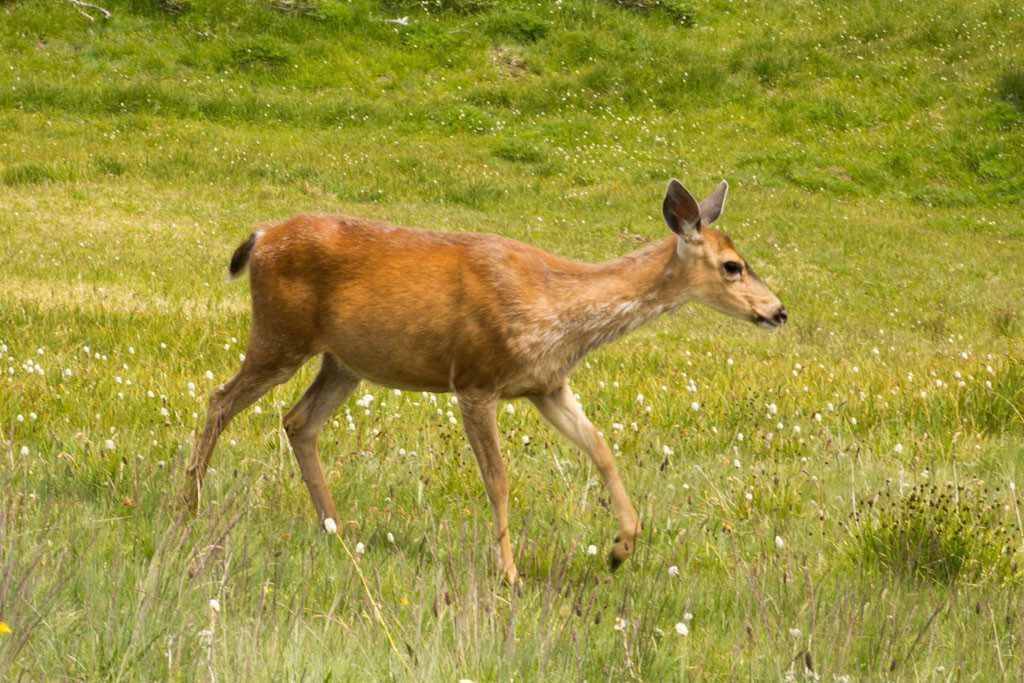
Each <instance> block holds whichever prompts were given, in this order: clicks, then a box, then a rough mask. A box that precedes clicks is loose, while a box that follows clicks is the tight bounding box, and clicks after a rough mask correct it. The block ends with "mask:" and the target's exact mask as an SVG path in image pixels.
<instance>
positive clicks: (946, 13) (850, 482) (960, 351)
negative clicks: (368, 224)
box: [0, 0, 1024, 681]
mask: <svg viewBox="0 0 1024 683" xmlns="http://www.w3.org/2000/svg"><path fill="white" fill-rule="evenodd" d="M100 4H104V6H105V7H108V8H109V9H110V11H111V13H112V18H111V19H110V20H109V21H99V20H97V22H95V23H90V22H88V20H86V19H85V18H84V17H82V16H81V15H80V14H77V13H76V12H75V11H74V9H73V7H71V6H70V5H69V4H67V3H37V2H15V3H7V4H6V5H5V6H3V8H2V9H0V11H2V12H3V13H4V14H3V17H4V20H3V21H2V22H0V49H2V50H3V52H4V54H5V55H8V57H9V59H8V62H6V63H5V68H4V69H2V70H0V131H2V133H0V189H2V192H0V205H2V207H3V211H0V292H2V294H0V490H2V491H3V494H4V495H0V621H2V622H4V623H6V624H8V625H9V627H10V629H11V633H8V634H0V667H2V668H0V677H6V678H11V679H17V678H18V677H19V676H20V677H25V678H27V679H52V678H59V677H68V678H78V679H136V678H146V679H150V678H175V679H198V678H217V679H222V680H223V679H232V680H234V679H273V680H278V679H283V678H294V679H326V678H328V677H330V678H334V679H338V678H341V679H343V680H348V679H359V680H362V679H370V680H381V679H402V680H405V679H410V678H417V679H423V680H449V681H450V680H452V679H461V678H469V679H472V680H477V681H482V680H505V679H511V678H516V679H543V680H564V679H585V680H596V679H614V680H620V679H647V680H667V679H677V678H679V679H703V678H728V679H732V678H750V679H757V680H761V679H785V678H787V677H792V678H801V677H803V678H806V679H808V680H809V679H811V678H814V677H820V678H821V679H823V680H847V679H854V680H856V679H878V678H887V677H888V678H914V679H924V680H932V679H936V680H937V679H943V680H945V679H947V678H950V677H957V678H974V679H979V680H995V679H998V678H1017V677H1020V675H1021V672H1022V671H1024V668H1022V667H1024V644H1022V642H1021V636H1020V633H1021V630H1020V621H1019V619H1020V617H1019V607H1020V603H1021V598H1022V596H1024V593H1022V586H1021V582H1020V575H1019V568H1017V567H1016V565H1015V563H1016V562H1017V558H1018V557H1019V553H1020V550H1021V547H1022V546H1021V544H1022V543H1024V541H1022V539H1024V535H1022V531H1021V529H1022V527H1021V521H1020V518H1019V516H1018V514H1017V500H1016V488H1015V486H1014V488H1012V489H1011V488H1010V484H1011V483H1014V484H1015V483H1016V482H1019V481H1021V479H1022V472H1024V459H1022V457H1024V419H1022V413H1024V375H1022V371H1021V368H1022V367H1024V365H1022V361H1024V346H1022V336H1021V335H1022V330H1021V325H1020V320H1021V315H1022V312H1021V307H1020V303H1019V299H1020V297H1019V293H1020V290H1021V284H1022V282H1024V271H1022V266H1021V264H1020V258H1019V253H1018V252H1019V246H1020V239H1021V236H1022V235H1024V223H1022V221H1021V212H1020V196H1021V190H1022V189H1024V175H1022V170H1021V166H1020V164H1019V163H1018V160H1019V158H1020V157H1021V153H1022V152H1024V150H1022V144H1024V132H1022V131H1024V128H1021V126H1020V125H1019V121H1018V119H1019V116H1017V115H1016V113H1015V112H1017V111H1018V106H1017V105H1018V101H1017V100H1018V99H1019V98H1017V97H1016V95H1015V92H1016V90H1015V88H1016V89H1019V88H1017V86H1016V85H1015V83H1016V81H1015V75H1014V74H1015V71H1014V70H1015V68H1016V67H1015V66H1014V65H1016V64H1019V63H1020V60H1021V58H1022V56H1024V55H1022V53H1021V45H1024V41H1022V38H1024V36H1022V35H1021V26H1022V25H1024V24H1022V22H1021V18H1022V17H1021V9H1020V8H1018V7H1017V6H1016V5H1013V4H1009V3H1005V2H999V1H995V0H992V1H989V0H985V1H983V2H977V3H969V4H964V3H953V2H948V1H946V0H930V1H929V2H925V3H919V4H917V5H914V6H912V7H911V6H909V5H907V4H903V5H899V6H895V5H892V4H891V3H888V2H882V1H880V0H863V1H858V2H855V3H852V4H845V5H837V4H822V3H817V4H814V3H812V4H799V5H794V4H787V3H767V2H752V3H740V4H737V3H711V4H708V5H702V6H693V7H690V6H689V5H682V4H678V3H669V2H655V1H654V0H651V1H650V2H648V1H647V0H644V1H643V2H640V3H620V2H598V3H583V2H573V1H570V2H561V3H537V2H515V3H496V2H490V1H488V0H481V1H478V0H444V1H440V0H438V1H435V0H429V1H425V2H406V1H404V0H389V1H387V2H370V1H368V0H366V1H364V0H358V1H356V2H352V3H348V2H345V3H342V2H334V1H332V0H319V1H317V2H307V3H281V2H277V3H261V2H256V3H243V4H239V3H230V2H226V1H222V0H215V1H211V2H202V3H197V2H194V3H186V4H183V5H182V6H180V7H177V6H176V7H175V9H174V11H173V12H168V11H167V6H166V3H164V4H162V5H157V4H149V3H141V4H140V3H130V2H123V1H121V0H114V1H112V2H109V3H100ZM403 16H408V21H409V23H408V25H407V26H403V25H400V24H395V23H388V22H386V21H385V20H386V19H399V18H401V17H403ZM673 176H678V177H680V178H682V179H683V180H684V182H685V183H686V184H687V186H689V187H690V188H691V189H693V190H694V191H695V192H698V193H700V192H702V191H707V190H708V189H710V188H711V187H713V186H714V184H715V183H716V182H717V181H718V180H719V179H720V178H722V177H725V178H727V179H728V180H729V181H730V183H731V185H732V189H731V190H730V195H729V201H728V205H727V207H726V210H725V213H724V214H723V218H722V221H721V224H722V226H723V229H724V230H725V231H726V232H727V233H728V234H730V235H731V236H732V237H733V238H734V240H735V242H736V244H737V245H738V247H739V249H740V251H741V253H743V255H744V256H745V257H746V258H747V259H748V260H749V261H750V262H751V263H752V264H753V266H754V267H755V268H756V269H757V271H758V272H759V273H760V274H761V275H762V277H763V278H764V279H765V280H766V282H767V283H768V284H769V285H770V286H771V287H772V288H774V289H775V290H777V291H778V292H779V294H780V296H781V297H782V299H783V301H784V302H785V303H786V305H787V308H788V309H789V310H790V312H791V316H792V317H791V322H790V324H789V325H788V326H787V329H785V330H782V331H780V333H779V334H775V335H767V334H760V333H757V334H755V331H754V330H752V329H751V328H749V327H747V326H746V325H745V324H744V323H741V322H739V321H730V320H726V319H724V318H722V317H721V316H719V315H718V314H714V313H712V312H710V311H707V310H705V309H702V308H700V307H698V306H696V305H695V306H691V307H686V308H684V309H682V310H681V311H679V312H678V313H676V314H674V315H672V316H669V317H666V318H664V319H662V320H659V321H657V322H656V323H654V324H652V325H651V326H650V327H648V328H645V329H644V330H642V331H640V332H638V333H636V334H635V335H634V336H631V337H629V338H627V339H624V340H622V341H621V342H619V343H617V344H616V345H613V346H611V347H609V348H606V349H602V350H600V351H599V352H597V353H595V354H593V355H592V356H591V357H589V358H588V359H587V360H586V362H585V363H583V364H581V366H580V367H579V368H578V369H577V371H576V372H575V373H574V374H573V377H572V381H573V386H574V390H575V391H577V392H578V393H579V394H580V395H581V400H582V402H583V404H584V406H585V407H586V409H587V411H588V413H589V414H590V416H591V418H592V420H593V421H594V422H595V424H597V425H598V426H599V428H600V429H601V430H602V431H603V432H604V434H605V436H606V438H607V439H608V441H609V443H610V444H611V445H612V447H613V448H614V449H615V453H616V457H617V460H618V463H619V467H620V469H621V471H622V474H623V478H624V480H625V482H626V485H627V489H628V490H629V491H630V493H631V495H632V496H633V498H634V501H635V503H636V507H637V510H638V513H639V514H640V516H641V518H642V519H643V520H644V523H645V527H644V533H643V535H642V537H641V539H640V543H639V546H638V550H637V556H636V557H635V558H634V559H633V561H631V562H630V563H629V564H627V565H626V566H624V567H623V568H622V569H621V570H620V572H619V573H618V574H616V575H614V576H612V575H610V574H608V572H607V569H606V567H605V566H604V564H603V557H604V556H605V554H606V550H607V549H608V546H609V544H610V543H611V537H612V535H613V533H614V525H613V524H612V520H611V518H610V515H609V510H608V507H609V503H608V499H607V494H606V493H605V492H604V491H603V490H602V488H601V486H600V480H599V478H598V476H597V474H596V472H595V471H593V468H592V467H591V466H590V465H589V463H588V462H586V460H585V459H583V458H582V457H581V456H579V455H578V454H577V453H575V452H574V451H573V450H572V449H571V448H569V447H568V446H566V445H565V444H564V443H563V442H562V441H561V440H559V439H558V438H557V437H556V435H555V434H554V433H552V432H551V431H550V430H549V429H548V428H547V427H546V426H545V425H544V424H543V423H542V421H541V420H540V419H539V418H538V417H537V416H536V415H535V414H534V413H533V412H532V410H531V408H530V406H529V405H528V404H521V403H513V404H511V405H512V406H513V411H512V412H510V413H509V412H504V411H503V412H502V413H501V415H500V425H501V430H502V443H503V445H504V448H505V452H506V459H507V461H508V468H509V471H510V478H511V486H512V506H511V508H512V541H513V547H514V550H515V552H516V555H517V562H518V564H519V567H520V569H521V571H522V572H523V574H524V575H525V577H526V586H525V587H524V589H523V590H522V591H521V592H516V591H509V590H507V589H506V588H503V587H502V586H501V584H500V581H499V578H498V577H497V575H496V573H495V571H494V567H495V565H494V558H493V551H492V549H491V543H490V539H491V537H492V535H493V530H492V529H491V528H490V524H489V522H488V520H489V519H490V514H489V510H488V505H487V502H486V496H485V495H484V493H483V490H482V486H481V484H480V482H479V477H478V475H477V473H476V471H475V465H474V461H473V458H472V454H471V453H470V451H469V449H468V446H467V445H466V443H465V439H464V438H463V436H462V434H461V427H460V426H459V425H458V424H457V422H458V411H457V407H456V406H454V405H451V404H449V403H448V401H447V397H443V396H442V397H431V396H425V395H422V394H419V393H415V392H402V393H399V394H395V393H394V392H392V391H390V390H383V389H380V388H378V387H373V386H371V385H365V386H362V387H360V391H359V394H358V396H357V398H359V399H362V400H361V403H356V401H355V400H353V401H351V402H349V403H348V404H346V405H345V406H344V407H343V408H342V409H341V410H339V411H338V414H337V415H335V416H334V420H333V421H332V422H331V423H329V424H328V426H327V428H326V429H325V432H324V434H323V437H322V441H321V452H322V453H323V456H324V461H325V463H324V464H325V468H326V471H327V478H328V482H329V485H330V487H331V491H332V494H333V495H334V497H335V500H336V502H337V503H338V508H339V510H341V511H342V517H343V519H342V520H341V522H342V524H341V530H340V535H339V536H338V537H326V536H325V535H324V534H322V533H320V532H318V531H317V529H316V528H315V524H314V523H313V521H314V520H313V516H312V512H311V508H310V505H309V501H308V496H307V494H306V492H305V488H304V486H303V485H302V483H301V480H300V478H299V476H298V474H297V468H296V467H295V466H294V464H293V463H292V456H291V453H290V452H289V450H288V447H287V439H286V438H284V436H283V434H282V432H281V431H280V417H281V414H282V413H283V412H285V411H286V410H287V409H288V407H289V406H290V405H291V404H293V403H294V401H295V400H297V398H298V396H299V395H300V393H301V391H302V389H303V387H304V384H305V383H308V382H309V381H310V380H311V373H312V371H311V370H310V369H304V370H303V371H301V372H300V373H299V376H298V377H297V378H296V379H295V380H293V381H292V382H291V383H289V384H287V385H285V386H283V387H281V388H279V389H277V390H275V391H274V392H272V393H271V394H270V395H268V396H267V397H265V398H264V399H263V400H261V401H260V402H259V403H258V407H259V412H257V411H256V410H251V411H248V412H246V413H244V414H243V415H241V416H240V417H239V418H237V419H236V421H235V422H233V423H232V424H231V426H230V427H229V429H228V431H227V433H226V434H225V436H224V438H223V440H222V443H221V444H220V447H219V449H218V451H217V453H216V455H215V458H214V463H213V471H212V472H211V474H210V476H209V483H208V486H207V488H206V489H205V490H204V499H203V504H202V507H201V511H200V515H199V516H198V517H197V518H196V519H194V520H187V521H181V520H179V519H178V517H177V515H176V513H175V511H174V510H173V508H172V501H173V496H172V494H173V492H174V491H176V490H177V489H178V487H179V485H180V479H181V476H182V468H183V466H184V463H185V461H186V459H187V457H188V454H189V449H190V447H191V443H192V435H193V433H194V431H195V430H196V429H197V428H198V427H199V426H201V422H202V419H203V417H204V410H205V401H206V395H207V393H208V392H209V391H210V390H211V389H212V388H213V387H214V386H215V385H216V384H217V383H218V382H221V381H223V380H224V379H226V378H227V377H229V376H230V374H231V373H232V372H233V371H234V369H235V368H236V366H237V364H238V362H239V354H241V353H244V350H245V336H246V327H247V324H248V295H247V292H246V288H245V285H244V283H234V284H228V283H227V282H226V281H225V277H224V275H225V267H226V262H227V258H228V256H229V254H230V252H231V249H233V248H234V246H235V245H236V244H237V242H238V241H239V240H240V239H241V237H243V236H244V235H245V234H247V231H248V230H249V229H250V228H251V226H252V225H253V224H255V223H257V222H260V221H263V220H267V219H270V218H275V217H282V216H286V215H288V214H291V213H294V212H297V211H303V210H326V211H335V210H337V211H343V212H346V213H351V214H357V215H362V216H365V217H368V218H376V219H382V220H389V221H393V222H396V223H404V224H410V225H419V226H422V227H428V228H434V229H441V230H485V231H490V232H497V233H500V234H503V235H506V236H509V237H512V238H516V239H522V240H526V241H529V242H531V243H534V244H537V245H538V246H541V247H542V248H545V249H549V250H552V251H555V252H558V253H560V254H563V255H565V256H568V257H572V258H578V259H586V260H592V261H596V260H600V259H605V258H610V257H612V256H617V255H619V254H622V253H625V252H626V251H629V250H631V249H634V248H637V247H638V246H640V245H642V244H644V243H646V242H649V241H650V240H653V239H660V238H661V237H662V236H663V235H664V234H665V228H664V226H663V225H662V223H661V218H660V200H661V196H662V195H661V193H662V192H663V191H664V186H665V182H666V181H667V179H668V178H669V177H673ZM208 373H209V374H208ZM211 377H212V379H211ZM366 393H369V394H371V395H372V400H366V399H364V398H363V397H364V395H365V394H366ZM694 406H696V407H694ZM449 413H451V415H450V416H451V418H454V420H455V422H456V424H453V423H452V422H451V421H450V420H449ZM524 437H527V439H526V440H527V441H528V443H524ZM982 482H983V483H982ZM932 486H935V487H936V488H935V489H934V491H937V492H940V493H937V494H935V495H933V489H932V488H931V487H932ZM962 487H967V488H969V489H970V490H971V493H970V495H968V494H966V493H963V494H962V495H961V497H960V498H959V499H956V498H954V502H953V503H951V502H950V501H949V500H948V496H947V497H946V498H942V499H941V502H939V498H938V496H940V495H946V494H945V493H944V492H946V491H962ZM986 488H987V489H988V493H987V494H986V493H984V490H985V489H986ZM997 488H998V492H996V489H997ZM879 491H885V492H888V494H887V495H889V496H890V500H891V501H892V502H891V503H890V504H889V505H888V507H886V508H885V509H884V510H879V508H878V507H877V505H875V507H871V508H870V509H868V510H865V506H866V505H868V506H869V507H870V505H869V502H870V501H874V500H875V498H874V494H875V493H877V492H879ZM910 496H915V497H914V498H913V499H911V497H910ZM911 500H913V501H914V502H913V503H911ZM932 503H935V505H932ZM856 515H859V517H857V516H856ZM342 541H343V542H344V547H343V546H342V543H341V542H342ZM360 544H361V545H360ZM591 546H593V552H592V551H591ZM345 547H347V548H348V550H349V551H350V552H351V554H349V552H346V550H345ZM358 549H361V550H362V552H359V551H358ZM211 601H216V602H211ZM214 606H216V608H215V607H214ZM683 627H685V628H683ZM684 633H685V635H684Z"/></svg>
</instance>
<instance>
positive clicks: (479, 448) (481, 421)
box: [457, 392, 519, 585]
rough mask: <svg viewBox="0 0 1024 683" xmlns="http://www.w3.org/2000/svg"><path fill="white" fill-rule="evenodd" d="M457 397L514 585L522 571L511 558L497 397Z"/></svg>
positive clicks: (467, 394) (461, 394)
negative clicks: (499, 439) (499, 438)
mask: <svg viewBox="0 0 1024 683" xmlns="http://www.w3.org/2000/svg"><path fill="white" fill-rule="evenodd" d="M457 396H458V399H459V410H460V412H461V413H462V424H463V426H464V427H465V429H466V436H467V438H468V439H469V445H470V446H471V447H472V448H473V454H474V455H475V456H476V462H477V465H479V466H480V474H481V475H482V476H483V480H484V488H485V489H486V490H487V497H488V498H489V499H490V501H491V512H492V513H493V515H494V533H495V536H496V543H497V544H498V553H499V556H500V561H501V571H502V573H503V574H504V577H505V580H506V581H508V582H509V583H510V584H512V585H515V584H516V583H518V581H519V570H517V569H516V563H515V560H514V559H513V558H512V543H511V541H510V539H509V529H508V477H507V476H506V474H505V463H504V462H503V461H502V459H501V445H500V444H499V441H498V415H497V410H498V398H497V396H495V395H493V394H490V393H477V392H457Z"/></svg>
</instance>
